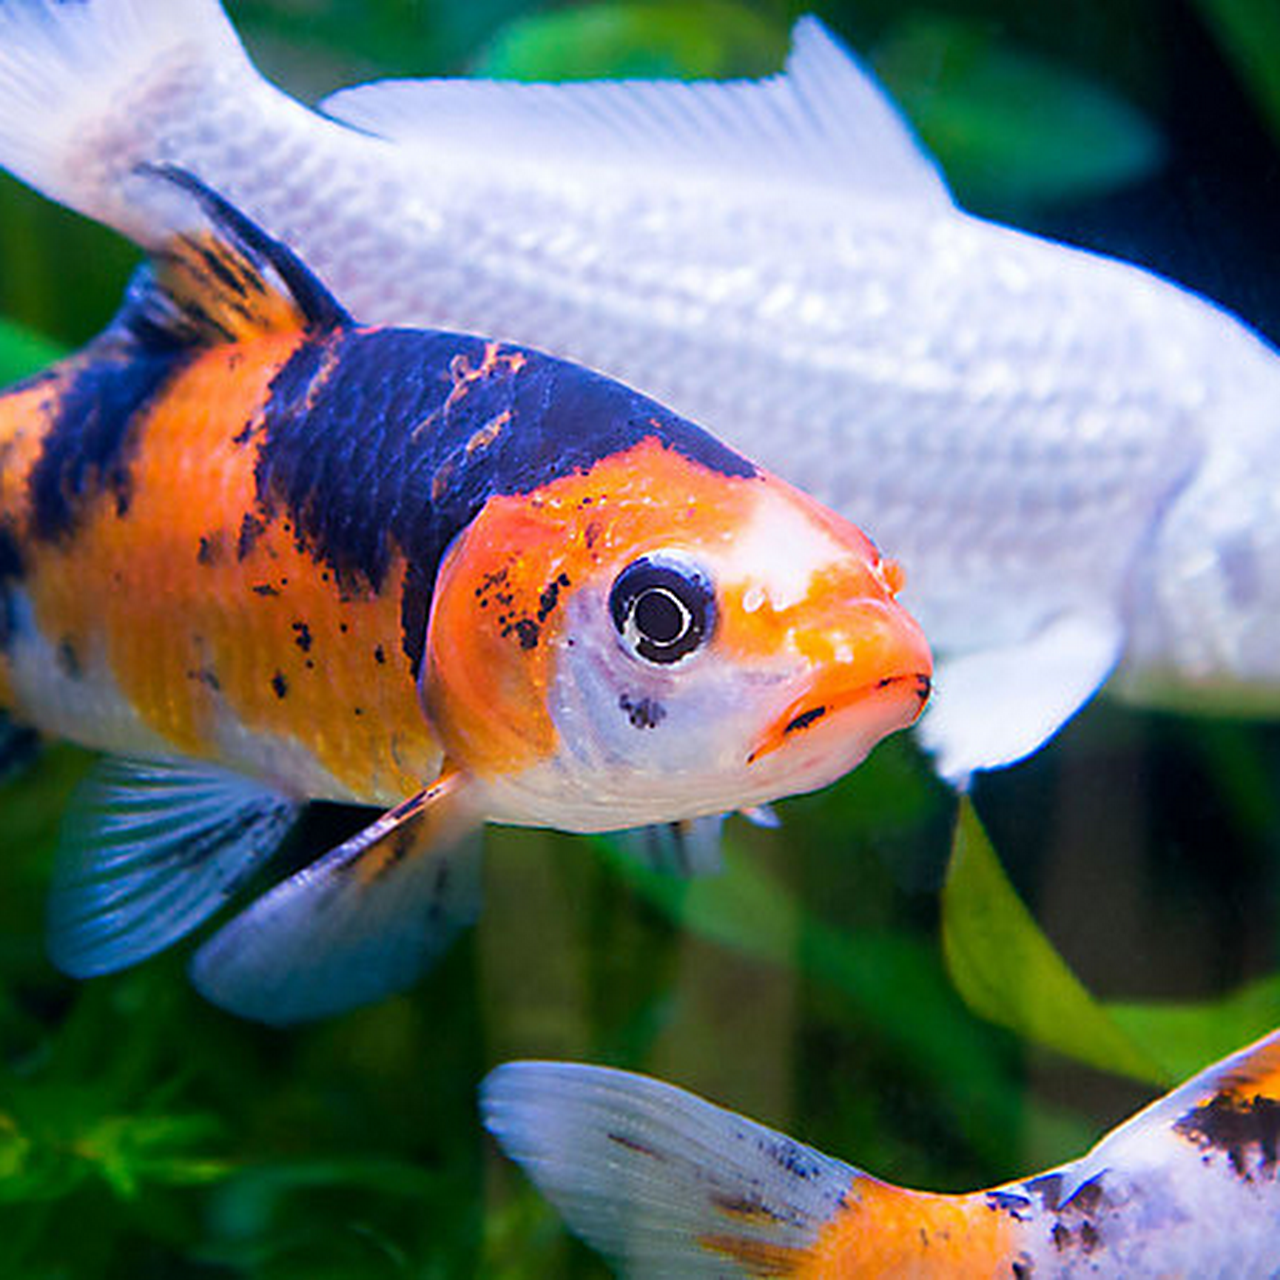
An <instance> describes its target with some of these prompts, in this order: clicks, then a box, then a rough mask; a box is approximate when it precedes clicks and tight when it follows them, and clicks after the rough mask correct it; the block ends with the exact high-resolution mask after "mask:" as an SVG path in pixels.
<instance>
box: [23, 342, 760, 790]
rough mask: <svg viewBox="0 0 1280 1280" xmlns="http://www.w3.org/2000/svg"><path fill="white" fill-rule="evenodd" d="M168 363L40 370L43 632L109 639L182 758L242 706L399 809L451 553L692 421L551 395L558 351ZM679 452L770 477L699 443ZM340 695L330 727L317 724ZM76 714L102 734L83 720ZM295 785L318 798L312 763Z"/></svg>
mask: <svg viewBox="0 0 1280 1280" xmlns="http://www.w3.org/2000/svg"><path fill="white" fill-rule="evenodd" d="M154 364H155V362H153V361H145V360H144V361H143V363H142V366H141V368H139V367H136V366H129V367H128V368H121V369H106V370H104V369H103V368H101V367H99V366H96V365H90V366H88V367H86V368H84V369H81V370H78V371H76V372H75V373H73V374H71V375H69V376H67V377H66V378H65V379H61V380H58V379H55V380H53V381H47V382H44V383H42V384H41V386H42V394H43V396H44V397H45V400H46V403H47V405H48V408H47V410H46V415H47V417H46V421H47V429H46V432H45V434H44V438H43V440H42V441H41V442H40V444H39V447H38V449H36V450H32V453H31V454H30V455H29V456H31V457H32V465H31V466H30V468H29V470H28V471H27V473H26V474H25V476H24V474H23V473H22V471H20V470H16V469H13V468H11V467H8V466H7V467H6V472H7V473H8V479H7V483H6V491H8V492H12V493H15V494H17V493H21V491H22V489H23V487H24V484H25V487H26V490H27V500H26V503H25V504H22V505H19V504H17V503H15V504H13V506H12V507H10V506H9V505H6V508H5V512H4V515H5V520H6V524H7V526H8V527H9V528H10V530H11V531H12V536H14V538H15V539H16V541H17V545H18V546H19V547H25V548H26V551H25V553H24V560H25V562H26V563H27V565H28V569H29V572H26V573H23V574H22V575H20V576H19V577H18V579H17V580H16V582H17V584H22V583H23V582H24V580H25V581H29V582H30V584H31V585H30V587H29V588H24V587H22V586H21V585H19V589H23V590H24V591H25V593H26V594H27V596H28V598H29V600H30V604H31V608H32V613H33V616H34V620H35V622H36V625H37V626H38V628H39V633H40V636H41V637H42V638H43V640H44V641H45V643H46V645H52V646H53V647H54V648H55V649H61V650H62V651H63V652H64V653H68V652H73V653H83V654H85V655H86V658H85V659H83V660H77V661H76V662H75V664H74V665H76V666H80V665H92V664H89V662H88V657H87V655H89V654H95V653H98V652H101V653H102V656H103V659H104V662H105V671H106V672H108V673H109V674H110V675H111V677H112V678H113V679H114V680H115V681H116V683H117V684H118V686H119V689H120V692H121V693H122V694H123V695H124V696H125V697H126V698H127V699H128V700H129V701H130V702H131V703H132V704H133V705H134V706H135V707H136V708H137V709H138V711H139V713H140V715H141V716H142V719H143V720H144V722H145V723H146V724H147V725H148V726H149V727H150V728H152V729H154V730H155V732H157V733H158V734H159V735H160V736H161V737H162V738H163V739H164V740H165V741H166V742H168V743H170V744H172V746H173V747H174V748H175V749H177V750H180V751H182V752H184V753H187V754H193V755H209V754H211V753H213V752H214V751H215V750H218V749H219V748H220V746H221V745H222V744H220V743H219V742H218V738H219V735H220V733H222V732H223V730H222V729H220V728H219V727H218V725H217V723H216V722H217V719H218V715H219V713H220V711H222V710H224V709H225V711H226V712H229V713H230V714H231V715H232V716H233V717H234V722H235V723H236V724H237V725H240V726H244V727H245V728H248V729H251V730H252V732H254V733H263V734H270V735H279V734H283V735H290V736H293V737H295V738H299V739H301V740H308V739H310V740H312V741H313V745H314V749H315V753H316V757H317V763H318V764H319V765H320V767H321V768H322V769H323V770H324V773H325V775H327V776H329V777H331V778H332V779H333V786H332V789H331V790H330V791H328V792H327V793H326V792H321V793H319V794H327V795H328V798H331V799H348V800H350V799H359V800H363V801H366V802H370V803H389V802H390V801H391V800H393V799H397V798H400V797H401V796H403V795H404V794H405V793H406V791H407V790H411V789H412V787H411V785H410V784H411V781H412V780H413V779H414V778H421V777H422V776H424V774H428V773H429V772H431V770H430V769H428V768H427V767H426V762H427V761H429V760H430V759H431V758H432V756H433V754H438V749H437V748H435V747H434V745H433V744H431V742H430V738H429V736H428V735H427V734H426V732H425V727H424V726H423V725H422V723H421V718H420V716H419V715H418V714H417V710H416V706H415V704H414V701H413V699H412V697H410V698H406V697H405V696H404V693H405V688H404V686H405V683H406V677H405V666H406V664H408V665H409V667H410V669H411V672H412V674H413V675H416V671H417V667H418V664H419V663H420V661H421V656H422V645H423V640H424V637H425V633H426V617H427V614H428V613H429V610H430V598H431V588H432V584H433V582H434V579H435V574H436V570H437V568H438V565H439V561H440V559H441V557H442V555H443V554H444V551H445V549H446V548H447V547H448V545H449V544H450V542H451V541H452V540H453V538H454V537H455V536H456V534H457V533H458V531H459V530H460V529H462V528H463V527H464V526H465V525H467V524H468V523H469V522H470V521H471V519H472V518H473V517H474V516H475V514H476V512H477V511H478V510H479V509H480V508H481V507H482V506H483V505H484V503H485V502H486V501H487V500H488V499H489V498H491V497H492V496H494V495H495V494H497V493H511V494H516V493H522V492H527V491H529V490H531V489H534V488H537V487H538V486H540V485H542V484H545V483H546V482H547V481H549V480H551V479H554V478H555V477H557V476H559V475H562V474H565V473H569V472H572V471H575V470H579V469H582V470H587V469H589V468H590V466H591V465H592V464H593V463H594V462H596V461H598V460H599V459H600V458H602V457H607V456H611V455H612V454H614V453H615V452H619V451H621V450H623V449H625V448H626V447H628V446H630V445H634V444H635V443H637V442H638V441H639V440H640V439H641V438H642V437H643V436H644V435H647V434H651V433H652V432H653V430H654V429H655V426H656V425H657V422H658V419H659V418H661V419H662V420H663V422H662V425H663V427H664V429H665V430H666V432H667V434H668V439H671V438H673V434H678V426H677V425H676V420H675V419H674V418H673V417H672V416H671V415H669V414H667V413H666V411H664V410H662V409H660V408H659V407H658V406H656V405H652V404H649V403H648V402H646V401H643V400H642V399H641V398H640V397H637V396H635V395H634V394H633V393H631V392H629V391H627V390H626V389H624V388H621V387H618V386H617V385H616V384H612V383H608V382H606V381H605V380H603V379H596V378H590V377H588V378H586V379H585V380H584V381H583V383H582V386H581V389H580V393H579V394H578V395H576V396H574V397H570V398H566V397H564V396H559V397H555V398H554V404H555V408H554V411H551V412H548V411H547V410H546V408H545V406H546V404H547V403H548V402H549V401H551V400H552V399H553V397H552V396H551V395H550V394H549V393H550V391H551V390H552V389H553V388H552V386H551V384H553V383H554V382H555V380H556V378H557V376H558V374H559V372H560V368H561V367H560V366H558V365H556V364H554V363H553V362H550V361H546V360H545V359H542V358H539V357H537V356H535V355H532V354H529V353H525V352H519V351H509V350H506V349H504V348H503V347H501V346H500V345H498V344H496V343H486V342H485V341H484V340H482V339H473V338H467V337H456V336H453V335H424V334H421V333H415V332H408V331H406V332H395V331H378V332H367V331H366V332H360V331H354V332H351V333H343V334H338V335H334V336H332V337H330V338H329V339H328V340H327V341H325V342H321V343H315V342H311V341H299V339H298V338H297V337H285V338H281V339H275V340H271V341H270V342H268V343H266V344H265V345H263V344H256V345H255V348H254V349H252V350H251V351H250V352H248V353H246V352H244V351H241V350H238V349H236V348H226V349H221V350H215V351H213V352H211V353H208V354H206V355H203V356H201V357H200V358H199V359H198V360H196V361H195V362H192V361H191V360H190V359H187V358H183V359H175V358H172V357H171V358H169V359H168V360H167V362H161V364H160V367H159V368H155V367H153V365H154ZM86 384H87V385H86ZM90 400H91V402H92V404H93V410H92V415H91V422H90V428H91V429H90V430H87V431H77V430H75V426H76V425H78V424H80V423H82V422H83V415H84V410H83V408H82V405H84V404H85V403H87V402H89V401H90ZM153 400H157V401H158V403H156V404H154V405H153V403H152V401H153ZM23 407H24V401H19V402H18V404H16V405H15V411H14V413H13V414H12V415H10V426H9V431H8V433H7V438H11V437H12V436H13V435H15V434H16V430H17V423H18V421H19V420H20V418H21V416H22V410H23ZM619 411H620V412H619ZM499 418H501V419H503V423H502V426H501V427H500V428H499V429H498V430H496V431H494V432H493V433H492V435H491V436H490V437H488V438H483V432H484V431H485V429H486V427H488V426H490V424H492V423H493V422H495V421H496V420H497V419H499ZM69 423H70V424H72V425H70V426H69V425H68V424H69ZM605 423H608V424H611V426H612V429H611V430H595V429H594V428H595V425H596V424H605ZM673 426H674V427H676V431H675V432H674V433H673V432H672V428H673ZM478 435H479V436H482V443H481V444H479V445H477V443H476V440H477V436H478ZM33 443H34V442H33ZM28 448H29V449H30V448H31V446H30V445H28ZM686 448H687V449H688V450H689V451H690V453H692V454H695V455H696V456H697V457H698V458H699V460H700V461H702V462H704V463H709V464H714V465H716V466H717V467H718V468H721V469H724V470H725V471H726V473H727V474H736V475H739V476H749V475H752V474H754V468H752V467H751V466H750V464H747V463H744V462H743V461H742V460H741V459H738V458H735V457H734V456H733V455H730V454H729V453H728V452H727V451H725V450H723V449H720V448H719V447H718V446H717V445H716V444H715V442H713V441H711V440H709V439H708V438H705V437H700V436H694V435H692V434H690V436H689V439H688V441H687V443H686ZM125 494H127V495H128V497H127V501H126V499H125V497H124V495H125ZM24 506H25V511H24V509H23V508H24ZM406 583H408V584H410V586H411V588H412V589H411V590H409V591H406V590H405V585H406ZM303 637H305V641H304V640H303ZM19 639H20V637H19ZM375 650H380V651H381V652H382V653H383V654H384V656H385V655H386V654H391V655H392V656H393V658H394V662H392V663H386V662H383V663H379V662H377V660H376V659H375V658H374V652H375ZM335 707H337V708H340V710H339V712H338V714H339V716H340V717H341V726H342V727H341V730H340V731H339V732H325V731H324V730H323V729H318V728H311V729H309V728H308V726H324V725H325V724H326V722H327V721H329V720H330V718H331V717H332V715H333V711H334V708H335ZM24 710H27V708H25V707H24V706H23V705H22V702H21V700H20V701H19V706H18V711H19V712H20V713H21V712H23V711H24ZM415 721H416V722H417V723H416V724H415V723H414V722H415ZM388 727H390V728H391V733H390V735H389V736H388V735H387V734H386V730H387V729H388ZM59 728H60V730H61V731H62V732H71V733H72V735H73V736H78V737H81V738H82V739H83V738H84V737H85V736H86V734H85V727H84V726H83V724H82V723H80V722H79V720H77V723H76V725H75V726H70V725H67V726H59ZM110 738H111V735H110V732H109V731H107V732H105V733H104V734H103V740H102V741H99V742H97V743H96V744H95V745H101V746H105V747H110V746H114V745H116V744H115V743H113V742H112V741H111V740H110ZM392 744H394V746H393V745H392ZM238 749H239V750H242V751H245V752H248V753H250V754H255V755H256V754H257V752H258V749H257V748H255V747H254V746H252V744H251V743H250V742H249V741H246V742H245V743H243V744H241V746H240V747H239V748H238ZM393 756H399V757H400V759H401V761H402V762H403V763H401V764H397V763H396V762H395V760H394V759H393V758H392V757H393ZM410 762H413V763H415V764H416V765H417V767H416V769H413V770H411V771H407V770H406V767H405V766H406V765H408V764H409V763H410ZM229 763H232V764H237V763H240V764H244V765H249V764H253V765H254V766H255V767H259V768H260V767H261V764H262V762H261V760H259V759H253V760H248V759H245V760H243V761H241V760H238V759H236V758H235V756H234V754H233V755H232V758H231V760H230V761H229ZM280 781H281V782H286V783H289V784H291V785H292V786H294V787H302V788H303V789H305V790H307V791H310V792H312V793H313V794H315V792H314V791H312V786H311V785H310V784H311V783H312V780H311V779H310V778H287V777H286V778H282V779H280Z"/></svg>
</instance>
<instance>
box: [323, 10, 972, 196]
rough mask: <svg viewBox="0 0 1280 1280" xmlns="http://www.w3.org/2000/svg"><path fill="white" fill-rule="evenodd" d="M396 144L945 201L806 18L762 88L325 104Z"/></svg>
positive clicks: (636, 84)
mask: <svg viewBox="0 0 1280 1280" xmlns="http://www.w3.org/2000/svg"><path fill="white" fill-rule="evenodd" d="M322 110H323V111H325V112H326V113H327V114H328V115H330V116H332V117H333V118H335V119H337V120H340V121H342V122H344V123H346V124H350V125H353V126H355V127H357V128H359V129H362V130H365V131H366V132H369V133H373V134H376V135H378V136H380V137H383V138H386V139H388V140H390V141H394V142H398V143H403V144H407V145H413V144H415V143H416V144H420V145H423V146H427V145H430V146H433V147H442V146H450V145H453V146H457V147H461V148H465V149H466V150H467V151H471V152H474V153H475V154H477V155H483V154H486V153H493V152H495V151H496V152H498V153H499V154H505V155H515V156H519V155H526V156H530V157H532V158H533V159H534V161H535V162H536V163H539V164H542V163H545V162H546V160H547V159H548V158H549V157H551V156H554V157H557V158H564V157H568V158H572V159H573V160H576V161H578V162H580V163H586V164H606V165H610V164H612V165H617V166H619V167H624V168H626V169H628V170H633V169H634V168H635V167H636V166H637V165H642V164H644V163H645V162H649V163H652V164H663V165H671V164H681V165H686V166H697V167H700V168H702V169H704V170H705V171H706V172H707V173H708V175H709V176H710V175H715V174H720V173H723V172H724V171H725V170H726V169H731V170H735V171H737V172H739V173H741V174H743V175H750V176H752V177H755V178H758V179H759V178H762V179H766V180H776V179H780V178H788V177H789V178H793V179H794V178H801V179H803V180H805V181H806V182H809V183H814V182H817V183H821V184H824V185H827V186H832V187H836V188H844V189H848V188H856V189H857V190H858V191H859V192H860V193H865V194H871V195H876V196H881V197H884V198H893V199H899V200H917V201H929V202H934V203H939V202H942V203H945V202H948V201H949V199H950V197H949V196H948V194H947V190H946V186H945V184H944V182H943V179H942V176H941V174H940V173H939V171H938V168H937V166H936V165H935V164H934V162H933V160H932V158H931V157H930V156H929V155H928V154H927V153H926V152H925V151H924V150H923V149H922V148H921V146H920V144H919V143H918V141H917V140H916V138H915V137H914V135H913V134H912V132H911V129H910V127H909V125H908V124H907V123H906V121H905V120H904V119H903V117H902V115H901V113H900V112H899V111H898V109H897V107H896V106H895V105H894V104H893V103H892V102H891V101H890V100H889V98H888V96H887V95H886V94H885V92H884V90H883V89H882V88H881V87H880V85H879V84H878V83H877V82H876V81H875V79H874V78H873V76H872V75H871V73H870V72H869V71H868V70H867V69H866V68H865V67H863V66H862V64H861V63H860V62H859V61H858V60H857V58H855V57H854V55H853V54H852V53H851V52H850V51H849V50H848V49H846V48H845V47H844V45H842V44H841V43H840V42H839V41H838V40H837V39H836V38H835V37H834V36H833V35H832V34H831V33H830V32H829V31H828V30H827V29H826V27H824V26H823V25H822V23H821V22H819V21H818V19H817V18H813V17H806V18H801V19H800V21H799V22H797V23H796V25H795V28H794V30H793V32H792V47H791V53H790V56H789V57H788V59H787V64H786V69H785V70H784V71H783V72H782V73H781V74H780V75H776V76H770V77H768V78H766V79H763V80H723V81H719V80H699V81H680V80H591V81H580V82H575V83H572V84H520V83H516V82H512V81H493V80H386V81H379V82H377V83H374V84H368V85H361V86H358V87H356V88H353V89H344V90H342V91H340V92H338V93H336V94H334V95H333V96H332V97H330V98H328V99H327V100H326V101H325V102H324V103H323V104H322Z"/></svg>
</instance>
